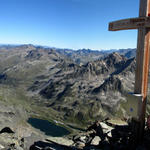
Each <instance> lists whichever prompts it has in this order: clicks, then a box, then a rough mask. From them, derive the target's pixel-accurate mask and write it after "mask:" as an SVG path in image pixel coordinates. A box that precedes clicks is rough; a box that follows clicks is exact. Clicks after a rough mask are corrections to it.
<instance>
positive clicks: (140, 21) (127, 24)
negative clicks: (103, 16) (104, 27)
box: [109, 17, 150, 31]
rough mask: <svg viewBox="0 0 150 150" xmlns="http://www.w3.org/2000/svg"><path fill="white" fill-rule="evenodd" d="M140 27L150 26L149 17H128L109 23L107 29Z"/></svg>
mask: <svg viewBox="0 0 150 150" xmlns="http://www.w3.org/2000/svg"><path fill="white" fill-rule="evenodd" d="M140 27H145V28H150V17H139V18H129V19H123V20H118V21H114V22H110V23H109V31H119V30H128V29H138V28H140Z"/></svg>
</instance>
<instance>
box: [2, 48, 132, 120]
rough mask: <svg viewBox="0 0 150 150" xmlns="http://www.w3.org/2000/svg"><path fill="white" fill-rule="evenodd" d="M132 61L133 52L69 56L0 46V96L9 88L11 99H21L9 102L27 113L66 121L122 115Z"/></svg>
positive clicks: (86, 52)
mask: <svg viewBox="0 0 150 150" xmlns="http://www.w3.org/2000/svg"><path fill="white" fill-rule="evenodd" d="M112 52H113V53H112ZM134 56H135V49H127V50H125V49H123V50H118V51H117V52H116V51H115V50H110V51H92V50H85V49H83V50H78V51H73V50H64V49H62V50H61V49H56V48H44V47H41V46H33V45H20V46H5V45H3V46H0V97H3V96H4V95H3V94H2V91H3V90H4V89H7V90H8V89H9V90H10V91H11V92H9V95H10V93H12V95H10V97H11V98H12V97H13V96H14V93H16V95H17V94H18V93H19V94H21V95H22V96H21V97H22V98H19V99H17V100H16V98H14V103H16V102H17V103H18V101H21V102H22V101H23V102H26V101H27V102H28V103H29V105H28V107H27V108H26V109H27V110H28V112H30V114H32V113H33V112H34V114H35V112H36V113H38V115H41V116H45V114H50V116H52V117H54V118H55V117H57V119H58V118H60V119H63V120H68V121H71V122H78V121H80V122H81V120H82V121H83V122H86V121H88V120H91V119H96V118H105V117H106V116H107V115H108V114H109V115H110V114H111V115H114V114H113V113H115V115H123V114H124V110H123V108H122V109H121V111H120V107H119V106H120V102H123V101H125V100H126V99H125V93H126V92H129V91H130V92H132V90H133V85H134V70H135V59H134ZM7 99H8V98H7ZM7 101H8V102H9V100H7ZM30 107H31V109H30ZM37 107H38V108H37ZM116 111H118V112H119V114H118V113H116Z"/></svg>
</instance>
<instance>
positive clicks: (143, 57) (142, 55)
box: [134, 0, 150, 139]
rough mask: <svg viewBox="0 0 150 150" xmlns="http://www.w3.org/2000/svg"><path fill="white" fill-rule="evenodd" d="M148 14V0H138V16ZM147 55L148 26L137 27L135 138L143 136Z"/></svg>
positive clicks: (149, 6) (149, 42) (149, 51)
mask: <svg viewBox="0 0 150 150" xmlns="http://www.w3.org/2000/svg"><path fill="white" fill-rule="evenodd" d="M149 15H150V0H141V1H140V13H139V17H147V16H149ZM149 55H150V28H145V27H140V28H139V29H138V42H137V52H136V72H135V88H134V93H136V94H142V106H141V109H140V110H139V111H140V112H139V130H138V133H137V136H138V137H137V138H139V139H141V138H142V137H143V130H144V126H145V112H146V101H147V89H148V72H149Z"/></svg>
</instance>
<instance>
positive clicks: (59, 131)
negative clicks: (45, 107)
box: [28, 118, 70, 137]
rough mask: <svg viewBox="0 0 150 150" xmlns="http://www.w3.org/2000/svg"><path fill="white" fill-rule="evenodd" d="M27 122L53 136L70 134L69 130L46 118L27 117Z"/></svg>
mask: <svg viewBox="0 0 150 150" xmlns="http://www.w3.org/2000/svg"><path fill="white" fill-rule="evenodd" d="M28 123H29V124H30V125H32V127H34V128H37V129H40V130H41V131H42V132H44V133H45V135H49V136H54V137H62V136H64V135H68V134H70V132H69V131H68V130H67V129H65V128H63V127H61V126H58V125H56V124H54V123H51V122H49V121H47V120H42V119H37V118H29V119H28Z"/></svg>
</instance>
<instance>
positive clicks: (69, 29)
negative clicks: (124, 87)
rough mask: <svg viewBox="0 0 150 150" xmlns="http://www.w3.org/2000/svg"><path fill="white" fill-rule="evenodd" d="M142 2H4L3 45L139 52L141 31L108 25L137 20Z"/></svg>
mask: <svg viewBox="0 0 150 150" xmlns="http://www.w3.org/2000/svg"><path fill="white" fill-rule="evenodd" d="M138 12H139V0H0V43H1V44H29V43H31V44H37V45H45V46H54V47H59V48H72V49H81V48H90V49H99V50H100V49H119V48H135V47H136V43H137V31H136V30H128V31H119V32H109V31H108V22H110V21H114V20H118V19H125V18H129V17H137V16H138Z"/></svg>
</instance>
